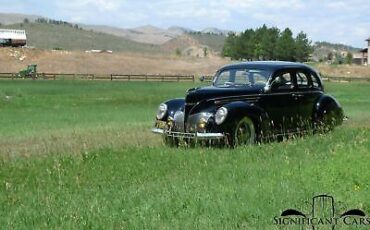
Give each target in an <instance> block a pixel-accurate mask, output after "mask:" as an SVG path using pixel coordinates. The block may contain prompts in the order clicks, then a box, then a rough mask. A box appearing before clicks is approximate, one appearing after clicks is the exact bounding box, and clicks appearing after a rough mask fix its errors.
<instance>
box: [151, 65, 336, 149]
mask: <svg viewBox="0 0 370 230" xmlns="http://www.w3.org/2000/svg"><path fill="white" fill-rule="evenodd" d="M342 121H343V110H342V108H341V106H340V104H339V103H338V101H337V100H336V99H335V98H334V97H332V96H330V95H327V94H325V93H324V88H323V85H322V81H321V79H320V77H319V74H318V73H317V72H316V71H315V70H314V69H312V68H311V67H309V66H307V65H305V64H301V63H292V62H278V61H264V62H262V61H257V62H244V63H238V64H231V65H227V66H224V67H222V68H221V69H219V70H218V71H217V72H216V74H215V77H214V80H213V84H212V85H211V86H207V87H201V88H193V89H189V90H188V91H187V94H186V97H185V98H179V99H172V100H168V101H166V102H163V103H162V104H160V106H159V108H158V112H157V116H156V121H155V127H154V128H153V129H152V131H153V132H154V133H158V134H161V135H163V136H164V140H165V142H166V143H167V144H170V145H177V144H178V142H179V140H185V141H188V142H189V141H192V140H196V141H204V140H206V141H208V142H212V141H214V140H215V141H216V140H217V141H218V142H222V143H225V144H228V145H230V146H236V145H240V144H252V143H255V142H260V141H264V140H271V139H273V138H276V137H278V136H284V135H289V134H301V133H304V132H306V131H312V130H313V131H315V130H317V129H321V128H325V129H332V128H333V127H334V126H336V125H340V124H341V123H342Z"/></svg>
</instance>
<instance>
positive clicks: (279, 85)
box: [271, 72, 294, 90]
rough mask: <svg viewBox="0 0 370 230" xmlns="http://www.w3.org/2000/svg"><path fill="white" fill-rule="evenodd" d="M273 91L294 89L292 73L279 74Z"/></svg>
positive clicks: (273, 83) (273, 84)
mask: <svg viewBox="0 0 370 230" xmlns="http://www.w3.org/2000/svg"><path fill="white" fill-rule="evenodd" d="M271 87H272V89H277V90H289V89H293V88H294V84H293V78H292V75H291V73H290V72H281V73H278V74H277V75H276V76H275V78H274V80H273V82H272V86H271Z"/></svg>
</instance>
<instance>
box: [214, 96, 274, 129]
mask: <svg viewBox="0 0 370 230" xmlns="http://www.w3.org/2000/svg"><path fill="white" fill-rule="evenodd" d="M223 107H225V108H226V109H227V110H228V114H227V118H226V119H225V121H224V122H223V124H222V125H221V126H222V128H223V129H224V130H227V131H228V132H232V131H233V129H234V128H235V124H236V122H238V121H239V120H240V119H241V118H243V117H245V116H248V117H249V118H251V119H252V120H253V122H254V125H255V126H256V132H257V134H265V133H268V132H269V130H270V127H269V125H270V119H269V116H268V114H267V113H266V111H265V110H264V109H262V108H261V107H259V106H256V105H254V104H251V103H248V102H244V101H235V102H231V103H228V104H225V105H223Z"/></svg>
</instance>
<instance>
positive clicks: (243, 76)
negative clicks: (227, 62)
mask: <svg viewBox="0 0 370 230" xmlns="http://www.w3.org/2000/svg"><path fill="white" fill-rule="evenodd" d="M235 84H241V85H245V84H249V77H248V73H247V71H245V70H237V71H236V72H235Z"/></svg>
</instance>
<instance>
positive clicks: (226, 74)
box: [217, 71, 230, 85]
mask: <svg viewBox="0 0 370 230" xmlns="http://www.w3.org/2000/svg"><path fill="white" fill-rule="evenodd" d="M229 79H230V71H223V72H222V73H221V74H220V76H219V77H218V80H217V81H218V82H219V84H221V85H222V84H224V83H225V82H228V81H229Z"/></svg>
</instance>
